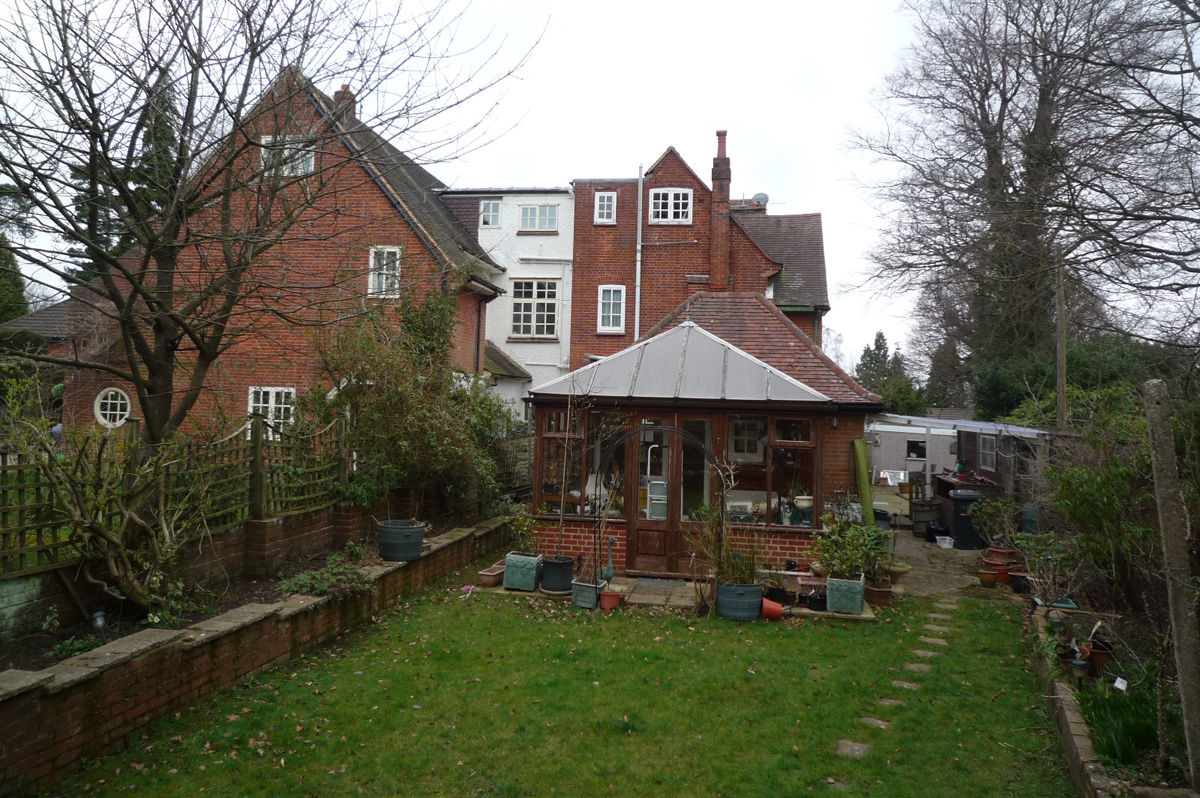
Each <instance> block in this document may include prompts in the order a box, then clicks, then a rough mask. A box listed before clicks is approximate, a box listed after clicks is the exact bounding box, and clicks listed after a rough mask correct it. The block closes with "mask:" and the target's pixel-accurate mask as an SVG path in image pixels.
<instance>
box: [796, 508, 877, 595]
mask: <svg viewBox="0 0 1200 798" xmlns="http://www.w3.org/2000/svg"><path fill="white" fill-rule="evenodd" d="M822 521H823V524H824V531H823V533H822V534H820V535H819V536H818V537H817V539H816V541H815V542H814V546H813V548H814V550H815V551H816V554H817V559H818V560H819V561H820V562H821V564H822V565H823V566H825V567H826V568H828V569H829V576H828V578H827V579H826V586H825V592H826V603H827V605H828V608H829V610H830V611H831V612H841V613H844V614H848V615H861V614H862V606H863V596H864V593H865V589H866V574H867V572H868V571H869V570H871V569H872V568H875V567H877V563H878V561H879V558H880V556H881V554H882V553H883V552H885V551H886V541H887V540H888V538H889V537H890V535H891V533H890V532H889V531H888V530H885V529H880V528H879V527H877V526H875V525H873V524H872V525H869V526H868V525H866V524H862V523H859V522H856V521H849V520H846V519H845V518H844V517H843V518H835V517H834V516H833V515H832V514H830V513H826V514H825V516H824V517H823V519H822Z"/></svg>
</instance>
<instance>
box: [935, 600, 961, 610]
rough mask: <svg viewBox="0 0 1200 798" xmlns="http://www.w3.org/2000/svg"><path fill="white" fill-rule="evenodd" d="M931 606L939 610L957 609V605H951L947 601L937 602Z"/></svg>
mask: <svg viewBox="0 0 1200 798" xmlns="http://www.w3.org/2000/svg"><path fill="white" fill-rule="evenodd" d="M933 606H935V607H937V608H938V609H939V610H956V609H958V605H957V604H952V603H950V602H949V601H938V602H935V603H934V605H933Z"/></svg>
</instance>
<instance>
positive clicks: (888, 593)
mask: <svg viewBox="0 0 1200 798" xmlns="http://www.w3.org/2000/svg"><path fill="white" fill-rule="evenodd" d="M892 596H893V592H892V586H891V585H867V586H866V587H865V588H863V597H864V598H865V599H866V601H867V603H868V604H870V605H871V606H872V607H886V606H887V605H889V604H891V603H892Z"/></svg>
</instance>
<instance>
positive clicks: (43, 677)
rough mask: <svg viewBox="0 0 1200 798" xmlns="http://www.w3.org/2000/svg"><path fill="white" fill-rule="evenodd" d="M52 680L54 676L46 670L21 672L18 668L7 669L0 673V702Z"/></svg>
mask: <svg viewBox="0 0 1200 798" xmlns="http://www.w3.org/2000/svg"><path fill="white" fill-rule="evenodd" d="M53 678H54V674H52V673H50V672H48V671H47V670H40V671H23V670H20V669H18V668H9V669H8V670H5V671H0V701H5V700H7V699H9V698H12V697H13V696H16V695H20V694H21V693H24V692H28V691H29V690H33V689H35V688H37V687H40V686H42V685H43V684H45V683H46V682H49V681H50V680H52V679H53Z"/></svg>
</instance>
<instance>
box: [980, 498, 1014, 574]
mask: <svg viewBox="0 0 1200 798" xmlns="http://www.w3.org/2000/svg"><path fill="white" fill-rule="evenodd" d="M967 515H969V516H970V517H971V523H972V524H973V525H974V526H975V531H976V532H978V533H979V536H980V537H982V538H983V539H984V540H985V541H986V542H987V544H988V546H989V550H988V556H989V557H991V558H993V559H995V560H998V561H999V562H998V564H1000V565H1008V564H1011V563H1012V562H1013V561H1015V559H1016V554H1017V550H1016V549H1015V548H1014V547H1013V535H1014V534H1015V533H1016V531H1017V528H1018V527H1017V523H1018V521H1019V520H1020V517H1021V508H1020V507H1018V506H1017V503H1016V502H1015V501H1013V500H1012V499H980V500H978V501H975V502H972V503H971V505H970V506H969V507H967Z"/></svg>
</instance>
